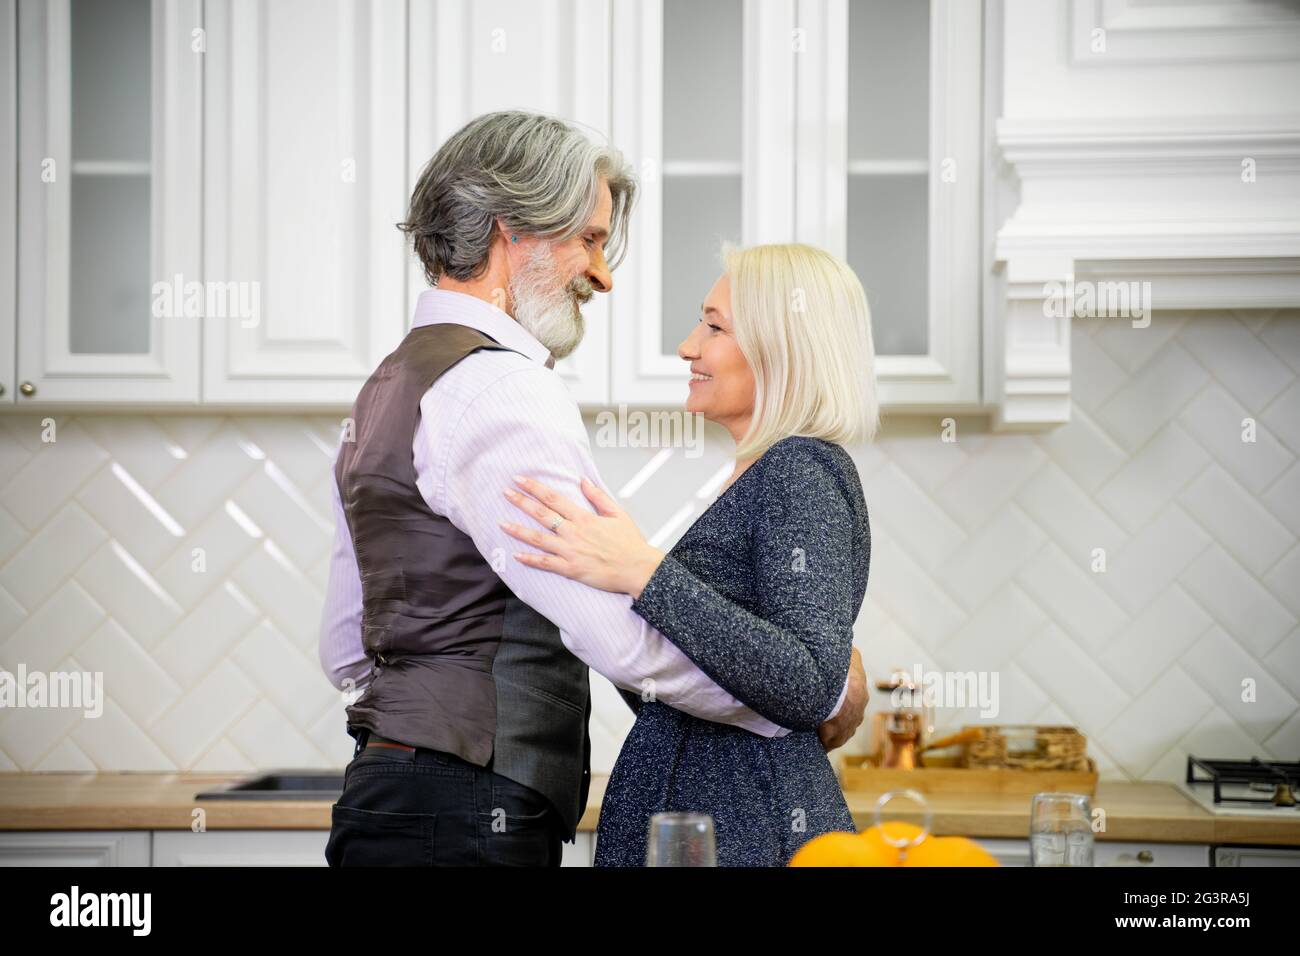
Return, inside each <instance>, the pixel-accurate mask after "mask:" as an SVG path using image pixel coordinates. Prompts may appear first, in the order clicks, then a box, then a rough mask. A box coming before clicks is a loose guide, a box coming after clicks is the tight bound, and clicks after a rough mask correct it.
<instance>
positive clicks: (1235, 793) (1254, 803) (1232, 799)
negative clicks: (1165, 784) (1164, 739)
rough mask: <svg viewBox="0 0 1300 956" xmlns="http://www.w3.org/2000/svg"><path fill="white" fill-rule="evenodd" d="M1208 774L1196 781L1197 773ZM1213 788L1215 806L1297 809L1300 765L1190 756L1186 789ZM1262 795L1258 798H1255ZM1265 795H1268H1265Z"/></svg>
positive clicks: (1299, 763) (1298, 763) (1297, 763)
mask: <svg viewBox="0 0 1300 956" xmlns="http://www.w3.org/2000/svg"><path fill="white" fill-rule="evenodd" d="M1197 770H1200V771H1203V772H1204V773H1207V774H1209V776H1208V777H1199V778H1198V777H1197V776H1196V771H1197ZM1197 784H1201V785H1204V784H1210V785H1211V786H1212V787H1213V790H1214V803H1215V804H1216V805H1223V804H1227V805H1231V806H1245V807H1257V808H1260V809H1267V808H1269V807H1277V808H1278V809H1282V810H1286V809H1297V808H1300V805H1298V804H1297V802H1296V798H1295V791H1296V789H1297V788H1300V762H1286V761H1277V760H1260V759H1259V758H1258V757H1251V758H1250V759H1249V760H1209V759H1201V758H1199V757H1193V756H1192V755H1191V754H1188V756H1187V785H1188V787H1189V789H1195V785H1197ZM1252 794H1259V796H1252ZM1265 794H1266V795H1265Z"/></svg>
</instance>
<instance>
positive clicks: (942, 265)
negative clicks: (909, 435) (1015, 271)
mask: <svg viewBox="0 0 1300 956" xmlns="http://www.w3.org/2000/svg"><path fill="white" fill-rule="evenodd" d="M798 19H799V26H800V29H801V30H802V31H803V32H804V34H805V37H804V42H805V46H806V50H807V55H805V56H801V57H799V58H798V63H799V67H798V69H799V76H798V89H799V90H800V94H799V103H798V123H799V129H800V131H801V136H800V142H799V152H798V158H797V160H796V165H797V170H796V182H797V194H796V202H795V205H796V208H797V210H798V213H799V214H798V224H797V234H798V238H799V239H800V241H803V242H809V243H812V244H814V245H820V246H824V247H825V248H827V249H829V250H830V251H831V252H834V253H835V254H836V255H838V256H841V257H842V258H843V259H844V260H845V261H846V262H848V264H849V266H850V267H851V268H852V269H853V271H854V272H855V273H856V274H857V276H858V278H859V279H860V280H861V281H862V285H863V288H864V289H865V290H866V293H867V303H868V305H869V306H870V310H871V328H872V338H873V342H874V345H875V351H876V356H877V360H876V377H877V381H878V384H879V397H880V401H881V404H882V405H886V406H890V407H894V408H907V407H916V408H924V407H927V406H933V405H939V406H951V405H953V404H962V403H977V402H978V401H979V397H980V395H979V373H980V367H981V357H980V322H981V316H982V309H981V298H980V296H981V293H980V264H979V263H980V258H981V257H980V256H979V255H976V254H973V253H972V250H978V249H979V248H980V232H979V222H980V202H981V186H980V183H981V168H982V152H981V107H982V100H981V90H982V71H983V66H982V64H983V55H982V50H983V10H982V4H981V3H979V2H978V0H929V2H926V0H909V2H898V0H799V6H798Z"/></svg>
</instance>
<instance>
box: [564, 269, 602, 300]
mask: <svg viewBox="0 0 1300 956" xmlns="http://www.w3.org/2000/svg"><path fill="white" fill-rule="evenodd" d="M568 292H569V295H571V296H573V297H574V298H575V299H577V300H578V304H579V305H586V303H587V301H588V300H589V299H591V297H592V296H593V295H595V294H596V290H595V289H593V288H592V287H591V282H590V280H588V279H584V278H583V277H582V276H578V278H576V279H574V280H573V281H572V282H570V283H569V287H568Z"/></svg>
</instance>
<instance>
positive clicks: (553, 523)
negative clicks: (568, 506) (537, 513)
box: [551, 515, 564, 534]
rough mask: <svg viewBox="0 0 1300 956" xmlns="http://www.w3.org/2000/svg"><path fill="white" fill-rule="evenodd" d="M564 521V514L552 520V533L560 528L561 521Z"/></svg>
mask: <svg viewBox="0 0 1300 956" xmlns="http://www.w3.org/2000/svg"><path fill="white" fill-rule="evenodd" d="M562 521H564V516H563V515H559V516H558V517H556V519H555V520H554V521H552V522H551V533H552V534H554V533H555V529H556V528H558V527H559V526H560V523H561V522H562Z"/></svg>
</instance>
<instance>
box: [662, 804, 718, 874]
mask: <svg viewBox="0 0 1300 956" xmlns="http://www.w3.org/2000/svg"><path fill="white" fill-rule="evenodd" d="M645 865H646V866H717V865H718V861H717V848H716V846H715V845H714V839H713V817H711V816H709V815H708V814H707V813H656V814H655V815H654V816H652V817H651V818H650V834H649V840H648V841H647V843H646V857H645Z"/></svg>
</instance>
